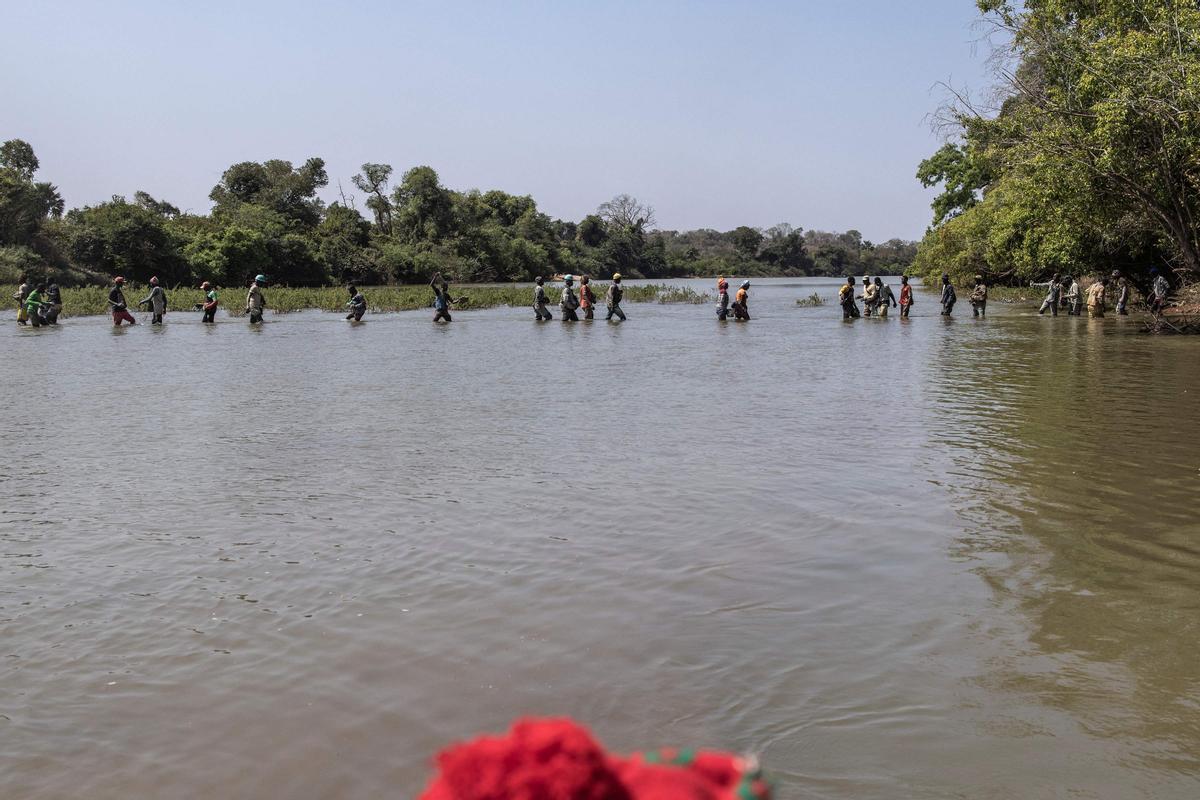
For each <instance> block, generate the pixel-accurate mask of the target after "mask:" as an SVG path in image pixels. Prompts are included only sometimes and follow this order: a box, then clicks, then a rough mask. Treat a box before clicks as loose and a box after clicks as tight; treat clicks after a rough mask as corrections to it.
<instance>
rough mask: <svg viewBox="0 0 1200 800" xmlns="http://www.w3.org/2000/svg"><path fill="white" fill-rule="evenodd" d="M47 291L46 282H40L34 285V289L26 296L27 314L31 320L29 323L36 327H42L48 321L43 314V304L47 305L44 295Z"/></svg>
mask: <svg viewBox="0 0 1200 800" xmlns="http://www.w3.org/2000/svg"><path fill="white" fill-rule="evenodd" d="M45 293H46V284H44V283H39V284H38V285H37V286H35V287H33V291H31V292H30V293H29V294H27V295H26V296H25V316H26V318H27V319H28V320H29V324H30V325H32V326H33V327H35V328H40V327H42V325H43V324H45V322H46V320H45V318H44V317H43V316H42V306H43V305H45V303H44V302H43V301H42V296H43V295H44V294H45Z"/></svg>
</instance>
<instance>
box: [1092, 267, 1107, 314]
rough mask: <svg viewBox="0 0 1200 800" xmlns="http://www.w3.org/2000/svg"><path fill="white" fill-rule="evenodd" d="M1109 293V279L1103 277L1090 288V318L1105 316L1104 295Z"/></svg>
mask: <svg viewBox="0 0 1200 800" xmlns="http://www.w3.org/2000/svg"><path fill="white" fill-rule="evenodd" d="M1106 291H1108V278H1105V277H1103V276H1101V277H1099V278H1097V279H1096V282H1095V283H1093V284H1092V285H1091V286H1089V287H1088V290H1087V310H1088V316H1089V317H1103V316H1104V293H1105V292H1106Z"/></svg>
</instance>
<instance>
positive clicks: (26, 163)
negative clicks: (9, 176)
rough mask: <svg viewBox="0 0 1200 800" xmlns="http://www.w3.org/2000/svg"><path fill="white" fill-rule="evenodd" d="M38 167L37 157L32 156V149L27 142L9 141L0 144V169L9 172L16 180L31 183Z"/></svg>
mask: <svg viewBox="0 0 1200 800" xmlns="http://www.w3.org/2000/svg"><path fill="white" fill-rule="evenodd" d="M39 166H40V164H39V163H38V159H37V156H36V155H34V154H33V147H31V146H30V144H29V143H28V142H26V141H23V140H21V139H9V140H8V141H7V142H5V143H4V144H0V169H6V170H11V171H12V172H14V173H16V175H17V177H18V178H21V179H23V180H26V181H32V180H33V175H34V173H35V172H37V171H38V167H39Z"/></svg>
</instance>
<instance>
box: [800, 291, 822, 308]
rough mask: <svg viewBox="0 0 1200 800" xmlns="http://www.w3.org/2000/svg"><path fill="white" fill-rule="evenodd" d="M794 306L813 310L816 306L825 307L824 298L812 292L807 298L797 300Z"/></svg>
mask: <svg viewBox="0 0 1200 800" xmlns="http://www.w3.org/2000/svg"><path fill="white" fill-rule="evenodd" d="M796 305H798V306H801V307H803V308H813V307H816V306H823V305H825V300H824V298H822V297H821V295H819V294H817V293H816V292H813V293H812V294H810V295H809V296H808V297H801V298H800V299H799V300H797V301H796Z"/></svg>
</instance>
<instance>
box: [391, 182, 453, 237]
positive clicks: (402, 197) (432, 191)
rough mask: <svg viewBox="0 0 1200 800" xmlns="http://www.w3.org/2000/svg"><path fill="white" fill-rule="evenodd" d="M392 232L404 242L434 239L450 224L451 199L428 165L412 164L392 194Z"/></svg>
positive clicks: (448, 192)
mask: <svg viewBox="0 0 1200 800" xmlns="http://www.w3.org/2000/svg"><path fill="white" fill-rule="evenodd" d="M392 204H393V207H394V209H395V212H394V213H395V230H396V234H397V235H398V236H400V237H401V238H403V239H404V240H405V241H408V242H419V241H429V242H437V241H440V240H441V239H443V238H444V237H445V236H447V235H449V233H450V232H451V230H452V228H453V223H454V200H453V197H452V195H451V193H450V191H449V190H447V189H446V188H444V187H443V186H442V185H441V182H440V181H439V179H438V174H437V172H435V171H434V170H433V168H432V167H425V166H421V167H413V168H412V169H410V170H409V171H408V172H406V173H404V177H403V178H402V179H401V181H400V185H399V186H397V187H396V190H395V192H393V193H392Z"/></svg>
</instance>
